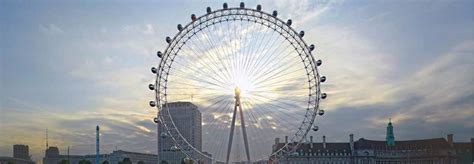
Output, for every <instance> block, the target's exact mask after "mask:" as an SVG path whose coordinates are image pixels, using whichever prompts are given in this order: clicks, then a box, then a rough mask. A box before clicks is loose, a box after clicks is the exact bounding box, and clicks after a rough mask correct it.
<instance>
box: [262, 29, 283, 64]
mask: <svg viewBox="0 0 474 164" xmlns="http://www.w3.org/2000/svg"><path fill="white" fill-rule="evenodd" d="M274 33H276V31H273V33H272V36H273V34H274ZM277 40H278V41H279V43H280V44H278V46H275V45H274V44H275V43H276V41H277ZM280 40H282V41H280ZM284 41H285V40H283V37H278V36H277V39H273V42H272V44H271V46H270V47H271V48H270V49H264V50H266V51H264V55H263V56H264V57H267V56H268V55H274V54H275V51H276V50H278V49H279V48H280V47H281V45H283V44H284ZM267 43H268V42H267ZM272 49H273V51H272ZM269 52H271V53H269ZM268 58H270V57H267V59H268ZM260 63H261V60H259V61H258V64H260Z"/></svg>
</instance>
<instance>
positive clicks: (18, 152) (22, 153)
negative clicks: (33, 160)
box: [13, 145, 30, 160]
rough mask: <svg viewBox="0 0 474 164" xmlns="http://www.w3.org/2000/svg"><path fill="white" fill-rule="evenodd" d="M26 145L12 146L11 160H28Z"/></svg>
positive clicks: (28, 154)
mask: <svg viewBox="0 0 474 164" xmlns="http://www.w3.org/2000/svg"><path fill="white" fill-rule="evenodd" d="M28 149H29V148H28V145H13V158H19V159H24V160H30V153H29V150H28Z"/></svg>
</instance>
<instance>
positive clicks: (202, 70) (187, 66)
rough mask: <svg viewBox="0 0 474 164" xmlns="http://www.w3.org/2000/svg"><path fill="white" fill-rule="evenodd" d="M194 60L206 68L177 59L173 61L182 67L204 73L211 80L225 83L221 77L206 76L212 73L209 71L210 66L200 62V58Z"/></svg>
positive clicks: (210, 69)
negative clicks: (183, 62) (196, 66)
mask: <svg viewBox="0 0 474 164" xmlns="http://www.w3.org/2000/svg"><path fill="white" fill-rule="evenodd" d="M194 61H196V63H198V64H200V65H201V66H202V67H204V68H207V69H199V68H194V65H193V64H182V63H181V62H178V61H175V63H177V64H179V65H180V66H182V67H183V68H187V69H191V71H192V72H199V73H200V75H203V76H204V75H206V77H208V78H211V79H212V80H215V81H216V82H219V83H222V84H224V83H226V82H225V80H223V79H222V78H221V79H218V78H216V77H215V76H208V75H210V74H213V73H211V72H210V71H212V68H210V67H209V66H208V65H206V64H202V62H200V60H194ZM190 63H193V62H192V61H190ZM175 70H177V69H175ZM206 70H207V71H206ZM179 71H180V72H181V73H183V74H188V75H189V73H186V72H183V71H182V70H179ZM214 74H216V73H214ZM194 76H196V75H194Z"/></svg>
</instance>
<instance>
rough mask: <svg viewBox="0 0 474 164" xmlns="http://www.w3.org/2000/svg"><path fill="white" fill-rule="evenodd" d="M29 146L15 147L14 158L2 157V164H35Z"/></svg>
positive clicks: (0, 160)
mask: <svg viewBox="0 0 474 164" xmlns="http://www.w3.org/2000/svg"><path fill="white" fill-rule="evenodd" d="M34 163H35V162H33V161H32V160H31V157H30V153H29V148H28V145H13V157H0V164H34Z"/></svg>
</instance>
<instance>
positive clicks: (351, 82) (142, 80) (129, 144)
mask: <svg viewBox="0 0 474 164" xmlns="http://www.w3.org/2000/svg"><path fill="white" fill-rule="evenodd" d="M239 2H240V1H229V2H228V3H229V5H230V6H237V5H238V4H239ZM222 3H223V1H204V2H202V1H162V2H155V1H134V2H129V1H101V2H95V1H82V2H71V1H68V2H63V1H35V2H30V1H2V2H0V25H1V26H0V34H1V38H2V39H0V56H1V58H0V59H1V60H0V66H1V67H0V75H1V81H0V91H1V92H0V97H1V99H0V105H1V106H0V111H1V116H0V132H1V135H0V154H1V155H11V149H12V145H13V144H15V143H24V144H28V145H30V149H32V150H31V152H32V153H33V157H34V159H35V160H39V159H40V158H42V156H43V153H44V147H45V146H44V145H45V141H44V133H45V129H46V128H48V129H49V131H50V145H58V146H59V147H60V149H61V150H65V149H66V147H67V146H68V145H70V146H71V147H72V148H73V149H72V151H71V152H72V153H77V154H84V153H91V152H93V150H94V147H93V144H94V141H93V138H94V135H93V133H94V130H95V129H94V127H95V125H97V124H99V125H101V126H103V128H102V129H103V134H102V135H103V138H104V139H103V142H104V150H105V151H111V150H114V149H115V146H117V147H118V148H119V149H120V148H123V149H125V148H126V149H130V150H131V151H140V152H154V151H155V148H154V147H153V146H149V145H154V144H153V143H154V142H155V141H154V140H155V139H154V135H155V134H154V132H155V130H154V124H153V123H152V122H150V121H149V120H150V119H151V118H153V114H154V111H153V110H151V109H150V108H149V107H148V106H147V101H148V100H149V99H151V98H152V97H153V93H151V92H149V91H148V90H147V89H146V86H147V84H148V83H150V82H152V81H153V76H152V75H151V74H150V73H149V68H150V67H151V66H154V65H157V62H158V60H157V59H156V57H155V52H156V50H163V49H164V48H165V42H164V38H165V37H166V36H171V35H174V33H175V32H176V24H179V23H181V24H185V23H187V22H188V21H189V19H190V18H189V17H190V14H192V13H196V14H197V15H201V14H204V13H205V8H206V7H207V6H211V7H212V8H221V5H222ZM256 4H262V6H263V10H264V11H267V12H270V11H272V10H278V12H279V17H280V18H282V19H287V18H291V19H293V22H294V25H293V27H295V28H296V29H302V30H305V31H306V36H305V39H306V41H307V42H309V43H315V44H316V45H317V47H318V49H317V53H316V54H317V55H318V57H319V58H321V59H322V60H323V61H324V64H323V65H324V67H322V69H321V70H320V71H321V73H322V74H324V75H326V76H327V77H328V82H327V83H326V84H325V85H324V86H323V87H322V89H323V90H324V91H326V92H327V93H328V94H329V99H328V100H327V101H325V102H323V107H324V108H325V109H326V110H327V113H326V115H325V117H322V118H320V119H318V124H319V126H320V127H321V131H319V132H318V133H317V134H316V133H314V134H311V135H314V136H316V137H317V138H320V136H321V135H323V134H324V135H326V136H328V137H329V138H330V139H329V141H346V140H348V135H349V133H354V134H355V136H356V138H359V137H364V138H369V139H380V140H382V139H384V137H385V136H384V135H385V126H386V123H387V120H388V118H390V117H391V118H392V120H393V122H394V126H395V137H396V139H419V138H430V137H444V136H445V135H446V134H448V133H454V136H455V140H457V141H468V140H469V138H471V137H473V136H474V122H473V121H472V120H474V111H473V110H474V87H473V86H472V84H473V83H474V74H473V73H472V70H474V56H473V54H474V30H473V29H474V8H473V7H472V6H474V2H473V1H468V0H465V1H301V2H300V1H298V3H291V2H287V1H283V0H282V1H249V2H246V6H250V7H254V6H256ZM318 136H319V137H318ZM119 140H120V141H119Z"/></svg>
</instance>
